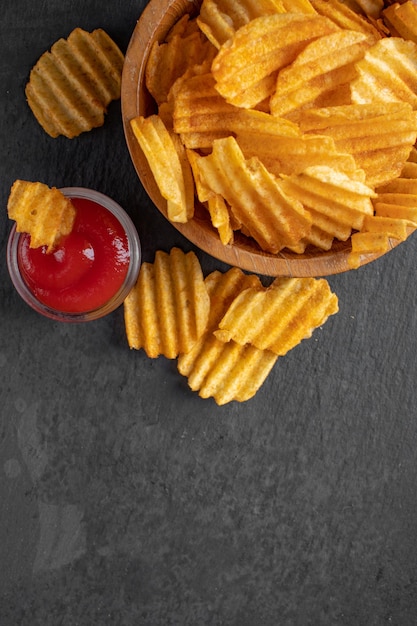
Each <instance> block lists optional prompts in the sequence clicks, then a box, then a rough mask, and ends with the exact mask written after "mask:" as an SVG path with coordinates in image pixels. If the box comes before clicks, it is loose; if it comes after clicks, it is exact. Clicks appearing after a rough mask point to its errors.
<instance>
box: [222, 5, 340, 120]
mask: <svg viewBox="0 0 417 626" xmlns="http://www.w3.org/2000/svg"><path fill="white" fill-rule="evenodd" d="M336 30H338V27H337V26H336V25H335V24H333V23H332V22H331V21H330V20H328V19H327V18H325V17H322V16H320V15H317V16H316V15H306V14H298V13H283V14H276V15H266V16H262V17H258V18H256V19H254V20H252V21H251V22H249V23H248V24H246V25H245V26H242V27H241V28H240V29H239V30H238V31H236V34H235V35H234V37H233V38H232V39H230V40H228V41H227V42H226V43H224V44H223V45H222V46H221V48H220V50H219V52H218V54H217V56H216V57H215V59H214V61H213V64H212V73H213V76H214V78H215V80H216V89H217V90H218V92H219V93H220V94H221V95H222V96H223V97H224V98H225V99H226V100H227V101H228V102H230V103H231V104H235V105H236V106H241V107H243V108H253V107H254V106H256V105H257V104H259V103H260V102H262V101H263V100H264V99H265V98H266V97H268V95H271V94H272V93H273V91H274V89H275V82H276V76H277V72H278V71H279V70H281V69H282V68H283V67H285V66H287V65H289V64H290V63H292V62H293V61H294V59H295V58H296V57H297V55H298V54H299V53H300V52H301V51H302V50H303V49H304V48H305V47H306V46H307V44H308V43H309V42H310V41H313V40H314V39H317V38H318V37H320V36H322V35H325V34H329V33H331V32H334V31H336Z"/></svg>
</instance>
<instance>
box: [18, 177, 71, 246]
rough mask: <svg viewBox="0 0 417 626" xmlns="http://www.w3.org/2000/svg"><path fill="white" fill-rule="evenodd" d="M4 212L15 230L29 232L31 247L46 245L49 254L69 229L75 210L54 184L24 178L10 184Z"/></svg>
mask: <svg viewBox="0 0 417 626" xmlns="http://www.w3.org/2000/svg"><path fill="white" fill-rule="evenodd" d="M7 211H8V216H9V218H10V219H12V220H14V221H15V222H16V230H17V232H19V233H28V234H29V235H30V247H31V248H39V247H41V246H45V247H46V251H47V252H48V253H50V252H53V250H54V248H55V247H56V245H57V244H58V243H59V241H60V240H61V238H62V237H64V236H65V235H68V234H69V233H70V232H71V230H72V227H73V224H74V219H75V213H76V210H75V207H74V205H73V204H72V202H71V200H70V199H69V198H66V197H65V196H64V194H63V193H62V192H61V191H60V190H59V189H57V188H56V187H48V185H46V184H44V183H40V182H30V181H25V180H16V181H15V182H14V183H13V185H12V188H11V190H10V195H9V199H8V203H7Z"/></svg>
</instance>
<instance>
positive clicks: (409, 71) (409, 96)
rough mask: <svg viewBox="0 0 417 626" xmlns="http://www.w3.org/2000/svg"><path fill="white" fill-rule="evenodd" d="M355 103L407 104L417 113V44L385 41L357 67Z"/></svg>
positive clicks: (393, 39)
mask: <svg viewBox="0 0 417 626" xmlns="http://www.w3.org/2000/svg"><path fill="white" fill-rule="evenodd" d="M356 69H357V71H358V74H359V76H358V78H356V79H355V80H354V81H352V84H351V93H352V102H357V103H370V102H408V103H409V104H410V105H411V106H412V107H413V109H417V44H416V43H414V41H405V40H404V39H402V38H401V37H384V38H383V39H380V40H379V41H377V42H376V43H375V44H374V45H373V46H372V47H371V48H369V50H367V51H366V53H365V56H364V58H363V59H361V60H360V61H358V63H357V64H356Z"/></svg>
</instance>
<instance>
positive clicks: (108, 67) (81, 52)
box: [25, 28, 124, 139]
mask: <svg viewBox="0 0 417 626" xmlns="http://www.w3.org/2000/svg"><path fill="white" fill-rule="evenodd" d="M123 62H124V55H123V54H122V52H121V51H120V49H119V48H118V46H117V45H116V44H115V42H114V41H113V40H112V39H111V37H109V35H108V34H107V33H106V32H105V31H104V30H102V29H101V28H98V29H96V30H94V31H92V32H91V33H89V32H87V31H85V30H83V29H81V28H75V29H74V30H73V31H72V32H71V33H70V35H69V36H68V38H67V39H59V40H58V41H56V42H55V43H54V44H53V46H52V47H51V50H50V51H46V52H44V53H43V54H42V56H41V57H40V58H39V60H38V61H37V63H36V64H35V65H34V67H33V68H32V70H31V72H30V76H29V82H28V83H27V85H26V88H25V93H26V97H27V101H28V104H29V106H30V108H31V109H32V112H33V114H34V115H35V117H36V119H37V120H38V122H39V124H40V125H41V126H42V128H43V129H44V130H45V131H46V132H47V133H48V135H50V136H51V137H54V138H55V137H58V136H59V135H63V136H65V137H67V138H69V139H72V138H73V137H77V136H78V135H80V134H81V133H83V132H86V131H89V130H91V129H93V128H96V127H99V126H102V125H103V124H104V116H105V114H106V112H107V108H108V106H109V104H110V102H111V101H112V100H117V99H119V98H120V90H121V78H122V68H123Z"/></svg>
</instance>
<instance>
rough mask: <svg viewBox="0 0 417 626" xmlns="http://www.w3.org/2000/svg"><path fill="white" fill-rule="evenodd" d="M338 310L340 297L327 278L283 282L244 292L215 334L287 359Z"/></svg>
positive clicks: (277, 280)
mask: <svg viewBox="0 0 417 626" xmlns="http://www.w3.org/2000/svg"><path fill="white" fill-rule="evenodd" d="M338 310H339V307H338V299H337V296H336V295H335V294H334V293H332V292H331V290H330V287H329V284H328V282H327V280H325V279H324V278H322V279H315V278H279V279H275V280H274V282H273V283H272V285H271V286H270V287H269V288H268V289H264V288H256V287H255V288H249V289H246V290H244V291H242V292H241V293H240V294H239V295H238V296H237V297H236V298H235V299H234V300H233V302H232V304H231V305H230V307H229V308H228V309H227V311H226V313H225V315H224V317H223V318H222V320H221V321H220V323H219V330H218V331H215V333H214V334H215V336H216V337H217V338H218V339H220V340H221V341H231V340H233V341H235V342H236V343H239V344H240V345H243V346H244V345H247V344H250V345H252V346H255V347H256V348H258V349H259V350H270V351H271V352H274V353H275V354H276V355H277V356H284V355H285V354H287V352H288V351H289V350H292V349H293V348H294V347H295V346H296V345H298V344H299V343H300V342H301V341H302V340H303V339H307V338H309V337H311V335H312V334H313V331H314V330H315V329H316V328H317V327H318V326H321V325H322V324H324V323H325V322H326V320H327V319H328V317H329V316H330V315H333V314H335V313H337V311H338Z"/></svg>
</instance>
